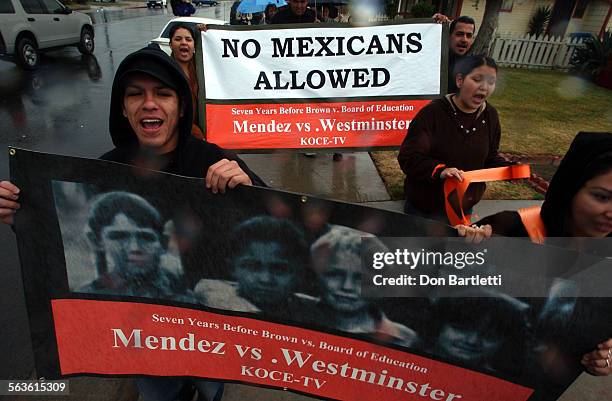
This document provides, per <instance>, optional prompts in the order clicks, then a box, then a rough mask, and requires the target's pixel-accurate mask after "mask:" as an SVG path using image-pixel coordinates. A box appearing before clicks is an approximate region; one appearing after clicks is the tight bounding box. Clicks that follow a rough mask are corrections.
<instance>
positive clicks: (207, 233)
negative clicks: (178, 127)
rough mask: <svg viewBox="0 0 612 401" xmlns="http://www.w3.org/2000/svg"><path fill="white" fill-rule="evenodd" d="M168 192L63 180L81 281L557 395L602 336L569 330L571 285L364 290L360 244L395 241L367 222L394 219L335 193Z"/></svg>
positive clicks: (86, 289) (59, 204) (59, 187)
mask: <svg viewBox="0 0 612 401" xmlns="http://www.w3.org/2000/svg"><path fill="white" fill-rule="evenodd" d="M157 192H159V191H157ZM157 192H154V191H150V192H146V193H145V192H143V193H134V192H129V191H125V190H115V189H112V190H100V189H99V188H96V187H94V186H91V185H85V184H80V183H73V182H58V181H54V185H53V193H54V201H55V206H56V212H57V217H58V221H59V225H60V230H61V235H62V243H63V246H64V256H65V261H66V273H67V277H68V281H69V288H70V291H72V292H73V293H87V294H97V295H104V294H109V295H119V296H125V297H144V298H150V299H151V301H152V302H154V299H160V300H165V301H175V302H179V303H181V304H184V303H187V304H194V305H198V306H204V307H207V308H211V309H212V310H225V311H232V312H242V313H245V314H248V315H250V316H252V317H254V318H257V319H261V320H272V321H275V322H280V323H286V324H293V325H298V326H302V327H307V328H312V329H315V330H321V331H331V332H333V333H340V334H342V333H345V334H346V335H348V336H352V337H358V338H361V339H364V340H374V341H376V342H377V343H382V344H389V345H393V346H395V347H398V346H399V347H404V348H405V349H406V350H407V351H409V352H414V353H418V354H421V355H425V356H433V357H435V358H437V359H441V360H443V361H447V362H449V363H452V364H455V365H459V366H463V367H467V368H470V369H474V370H478V371H481V372H484V373H488V374H493V375H496V376H500V377H504V378H506V379H509V380H515V381H516V382H518V383H522V384H525V385H528V386H531V387H536V388H537V387H541V386H549V387H550V389H551V390H550V391H551V393H555V391H556V390H555V383H559V384H562V383H565V382H566V381H567V380H568V379H567V378H568V377H572V375H576V374H577V372H578V371H577V370H576V369H580V368H579V365H578V361H579V356H580V355H582V354H583V353H584V352H588V350H589V347H592V345H593V344H590V343H589V344H586V342H585V344H577V343H576V342H575V341H573V340H571V339H572V338H585V339H586V337H588V336H585V335H584V334H580V335H575V334H576V333H577V332H578V331H580V330H583V328H584V327H588V325H590V324H592V323H591V322H590V321H588V322H585V321H581V320H580V319H579V318H577V315H578V314H579V313H578V312H577V309H579V308H578V307H577V300H578V298H577V297H576V291H575V288H573V287H572V283H571V282H569V281H563V280H559V281H556V282H554V283H553V285H552V287H551V289H550V294H549V297H548V298H541V299H537V300H534V299H517V298H514V297H511V296H509V295H507V294H504V293H501V292H499V291H494V290H491V289H486V290H485V289H478V288H476V289H473V290H470V291H468V292H466V293H465V294H464V295H465V298H456V297H454V298H444V297H438V296H436V295H434V294H431V295H424V296H423V297H420V298H366V297H364V296H362V294H361V284H362V270H361V253H362V252H366V253H372V254H373V253H374V252H386V251H388V248H387V247H386V246H385V244H384V243H383V242H382V241H380V240H379V239H377V238H376V236H375V234H377V233H378V232H374V233H371V232H366V231H364V230H363V228H364V227H366V228H367V227H373V228H374V229H372V231H376V230H379V229H380V227H383V224H381V222H382V223H384V221H382V220H378V221H377V223H376V224H372V223H371V221H370V220H368V223H367V224H366V223H364V222H363V221H356V222H355V227H358V228H360V229H357V228H353V227H347V226H345V225H339V224H335V223H334V218H335V216H337V215H334V213H335V212H337V210H335V211H334V210H332V206H330V205H331V203H328V204H325V203H324V202H320V203H319V204H317V203H316V202H313V203H311V204H310V205H308V204H306V203H304V204H302V203H299V204H300V207H301V208H302V209H300V210H298V211H297V212H296V211H295V210H293V211H291V212H290V209H291V208H292V207H293V208H295V203H291V201H289V199H290V198H291V196H293V195H288V196H287V199H284V198H283V197H282V196H281V195H278V196H277V195H275V194H273V195H270V196H268V197H266V196H264V197H261V198H259V200H258V202H260V203H262V204H260V205H257V204H254V205H252V206H249V207H244V205H242V206H240V205H238V206H232V207H234V209H231V208H230V209H227V208H226V207H227V206H219V205H215V204H214V201H209V203H205V202H202V200H201V199H199V198H198V197H197V196H196V195H194V196H190V195H188V194H187V195H186V194H184V193H180V194H168V193H166V194H160V195H159V199H158V198H157V196H158V195H157ZM151 193H154V194H156V195H151ZM200 196H201V195H200ZM164 197H165V198H166V199H165V200H163V201H162V200H160V199H163V198H164ZM179 198H184V202H182V203H181V202H179V201H178V199H179ZM191 198H194V199H191ZM214 199H216V198H213V200H214ZM224 202H225V205H227V203H228V202H231V199H230V200H228V199H225V201H224ZM285 202H286V203H285ZM168 205H171V207H169V206H168ZM290 205H293V206H290ZM221 207H223V208H226V209H222V208H221ZM338 207H339V208H341V207H343V206H342V205H340V206H338ZM241 208H242V209H244V210H239V209H241ZM176 209H180V210H176ZM296 210H297V209H296ZM410 218H413V217H410ZM364 219H365V218H364ZM413 219H414V218H413ZM364 221H365V220H364ZM432 224H435V223H432ZM423 225H424V226H425V225H426V223H425V222H424V223H423ZM434 228H435V227H434ZM423 230H424V231H427V230H429V229H428V228H427V227H424V229H423ZM379 232H380V231H379ZM362 238H368V241H365V242H363V243H367V244H368V245H367V249H363V248H365V247H364V246H363V245H362ZM589 308H590V306H589ZM583 312H584V311H583ZM581 316H583V319H584V316H586V317H587V320H588V318H589V317H588V315H585V314H584V313H582V314H581ZM583 345H584V346H583ZM577 358H578V359H577ZM573 377H575V376H573ZM572 380H573V379H572ZM559 388H560V389H562V388H563V386H562V385H561V386H560V387H559Z"/></svg>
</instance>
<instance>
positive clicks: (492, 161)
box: [484, 107, 515, 168]
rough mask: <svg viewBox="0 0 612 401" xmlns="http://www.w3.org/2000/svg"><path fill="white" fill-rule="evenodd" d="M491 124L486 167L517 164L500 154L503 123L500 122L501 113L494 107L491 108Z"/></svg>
mask: <svg viewBox="0 0 612 401" xmlns="http://www.w3.org/2000/svg"><path fill="white" fill-rule="evenodd" d="M489 124H491V131H490V134H489V135H490V138H489V154H488V155H487V158H486V160H485V163H484V167H485V168H492V167H504V166H510V165H512V164H515V163H513V162H510V161H508V160H506V159H504V158H503V157H501V156H500V155H499V142H500V140H501V125H500V123H499V114H497V110H495V109H494V108H493V107H491V108H490V110H489Z"/></svg>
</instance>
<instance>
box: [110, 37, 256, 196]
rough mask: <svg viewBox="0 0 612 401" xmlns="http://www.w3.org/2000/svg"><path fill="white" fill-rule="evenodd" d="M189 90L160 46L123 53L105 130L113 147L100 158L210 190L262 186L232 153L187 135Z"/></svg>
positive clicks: (217, 190)
mask: <svg viewBox="0 0 612 401" xmlns="http://www.w3.org/2000/svg"><path fill="white" fill-rule="evenodd" d="M192 110H193V108H192V105H191V91H190V89H189V83H188V82H187V80H186V79H185V77H184V75H183V73H182V71H181V69H180V67H179V66H178V65H177V64H176V63H175V62H174V61H173V60H172V59H170V58H168V56H167V55H166V54H165V53H164V52H162V51H161V50H159V49H156V48H154V47H146V48H144V49H141V50H139V51H137V52H134V53H132V54H130V55H129V56H127V57H126V58H125V59H124V60H123V62H122V63H121V65H119V68H118V69H117V73H116V74H115V80H114V81H113V87H112V94H111V107H110V115H109V128H110V134H111V138H112V140H113V144H114V145H115V149H113V150H111V151H110V152H108V153H105V154H104V155H102V157H101V158H102V159H104V160H110V161H115V162H120V163H126V164H133V165H137V166H140V167H146V168H150V169H154V170H159V171H163V172H167V173H172V174H178V175H183V176H187V177H198V178H205V179H206V187H207V188H210V189H211V190H212V192H213V193H217V192H225V190H226V188H234V187H236V186H237V185H238V184H245V185H252V184H255V185H265V184H264V183H263V181H262V180H261V179H260V178H259V177H258V176H257V175H256V174H254V173H253V172H252V171H250V170H249V168H248V167H247V166H246V164H245V163H244V162H243V161H242V160H240V159H239V158H238V157H237V156H235V155H234V154H232V153H230V152H227V151H225V150H223V149H221V148H220V147H218V146H217V145H214V144H212V143H209V142H204V141H201V140H198V139H196V138H194V137H193V136H192V135H191V121H192V116H191V114H192Z"/></svg>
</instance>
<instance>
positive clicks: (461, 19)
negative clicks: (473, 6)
mask: <svg viewBox="0 0 612 401" xmlns="http://www.w3.org/2000/svg"><path fill="white" fill-rule="evenodd" d="M460 22H461V23H463V24H468V25H473V26H474V31H476V22H475V21H474V18H472V17H468V16H467V15H462V16H461V17H459V18H457V19H456V20H454V21H453V22H451V24H450V30H449V32H450V33H451V34H452V33H453V31H454V30H455V27H456V26H457V24H458V23H460Z"/></svg>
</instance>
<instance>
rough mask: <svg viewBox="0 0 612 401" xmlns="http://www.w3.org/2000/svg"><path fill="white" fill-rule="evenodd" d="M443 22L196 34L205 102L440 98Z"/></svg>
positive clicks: (213, 30)
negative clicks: (200, 45) (199, 36)
mask: <svg viewBox="0 0 612 401" xmlns="http://www.w3.org/2000/svg"><path fill="white" fill-rule="evenodd" d="M441 46H442V25H440V24H433V23H432V24H420V23H419V24H397V25H379V26H368V27H349V26H344V25H341V26H338V27H325V28H324V27H320V28H319V27H312V26H309V27H308V28H289V29H254V30H227V29H209V30H208V31H206V32H203V33H202V48H203V52H202V57H203V64H204V83H205V87H206V99H207V100H240V99H245V100H254V99H292V98H293V99H297V98H303V99H306V98H318V99H321V98H362V99H363V98H368V97H376V96H385V97H386V96H428V95H429V96H431V95H437V94H440V76H441V63H442V60H441V55H442V51H441Z"/></svg>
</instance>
